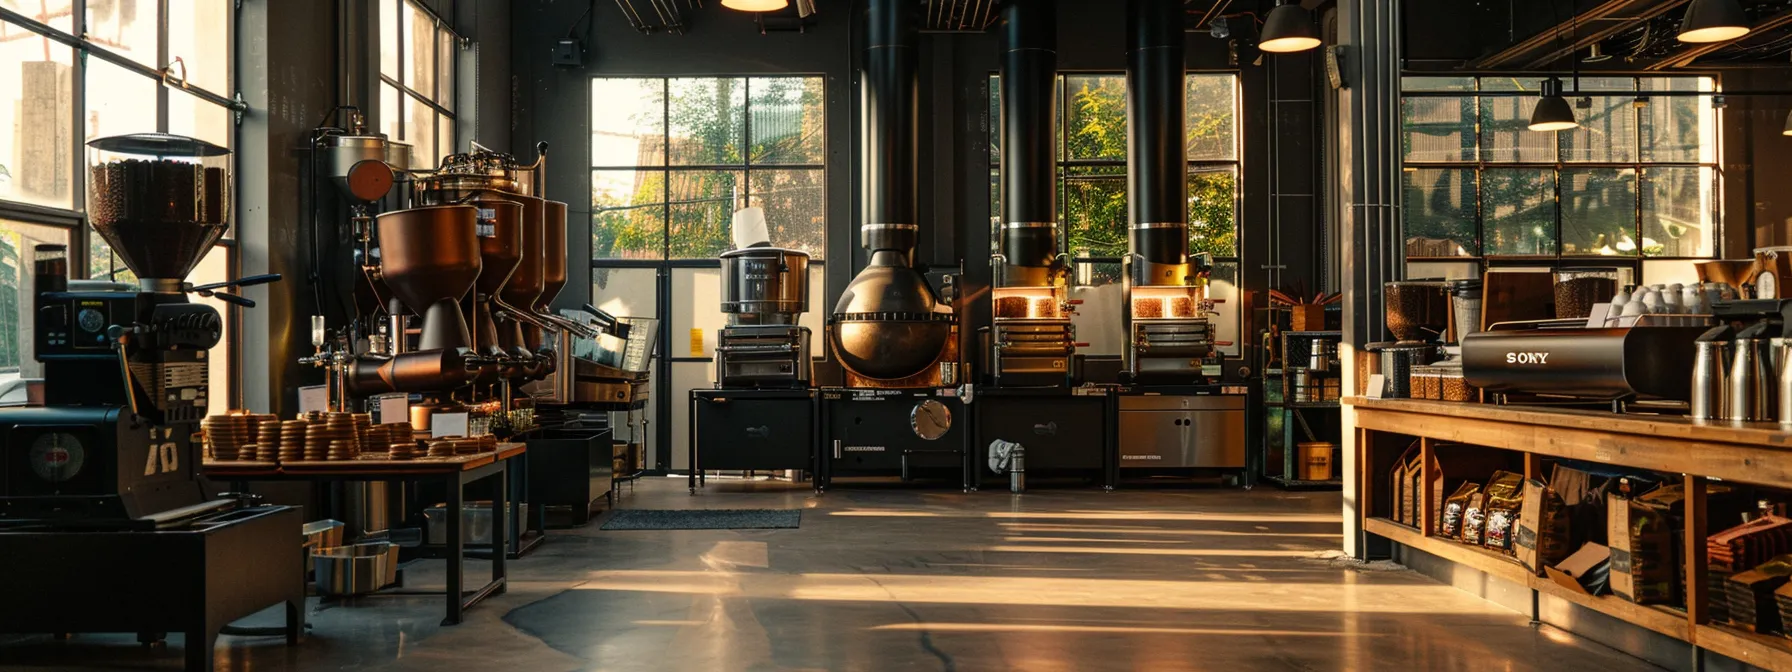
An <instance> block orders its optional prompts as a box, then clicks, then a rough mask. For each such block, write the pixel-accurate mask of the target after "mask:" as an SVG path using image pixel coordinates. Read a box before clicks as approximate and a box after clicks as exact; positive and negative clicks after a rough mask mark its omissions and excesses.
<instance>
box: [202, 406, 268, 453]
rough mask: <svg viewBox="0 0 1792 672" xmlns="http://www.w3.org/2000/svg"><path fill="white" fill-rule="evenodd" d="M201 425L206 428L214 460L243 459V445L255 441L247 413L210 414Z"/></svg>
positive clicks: (203, 428)
mask: <svg viewBox="0 0 1792 672" xmlns="http://www.w3.org/2000/svg"><path fill="white" fill-rule="evenodd" d="M199 427H200V429H202V430H205V443H206V446H207V447H208V448H209V449H210V451H211V456H212V459H214V460H221V461H231V460H239V459H243V457H244V455H243V447H244V446H246V445H249V444H251V443H253V442H254V434H253V430H251V429H250V427H249V416H247V415H213V416H208V417H207V418H206V419H204V420H201V421H200V422H199ZM251 457H252V456H251Z"/></svg>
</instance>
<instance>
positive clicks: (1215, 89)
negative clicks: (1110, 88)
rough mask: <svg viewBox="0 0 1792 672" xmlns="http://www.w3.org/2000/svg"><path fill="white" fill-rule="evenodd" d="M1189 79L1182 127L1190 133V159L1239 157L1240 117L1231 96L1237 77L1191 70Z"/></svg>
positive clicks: (1124, 109) (1210, 159)
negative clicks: (1186, 108) (1238, 118)
mask: <svg viewBox="0 0 1792 672" xmlns="http://www.w3.org/2000/svg"><path fill="white" fill-rule="evenodd" d="M1122 80H1123V81H1124V78H1122ZM1186 81H1187V85H1186V88H1187V90H1188V93H1187V95H1188V101H1187V102H1188V118H1187V119H1186V121H1185V123H1184V125H1183V130H1184V131H1185V132H1186V133H1187V134H1188V160H1190V161H1231V160H1233V159H1235V158H1237V156H1238V142H1237V140H1235V139H1234V133H1235V125H1236V123H1237V120H1236V119H1235V118H1234V115H1233V113H1232V111H1233V105H1232V102H1233V100H1232V98H1233V95H1234V93H1235V92H1236V90H1237V86H1236V84H1235V82H1236V80H1235V78H1234V77H1233V76H1232V75H1205V74H1194V73H1189V75H1188V77H1187V80H1186ZM1125 112H1126V108H1125V107H1122V108H1121V114H1122V115H1124V114H1125ZM1122 118H1124V116H1123V117H1122Z"/></svg>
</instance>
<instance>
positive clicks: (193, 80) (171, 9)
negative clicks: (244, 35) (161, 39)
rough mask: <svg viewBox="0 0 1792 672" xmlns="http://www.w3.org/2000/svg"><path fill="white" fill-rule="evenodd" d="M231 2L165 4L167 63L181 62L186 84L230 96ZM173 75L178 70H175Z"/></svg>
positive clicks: (201, 0) (202, 0)
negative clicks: (166, 10)
mask: <svg viewBox="0 0 1792 672" xmlns="http://www.w3.org/2000/svg"><path fill="white" fill-rule="evenodd" d="M232 2H233V0H173V1H172V2H169V3H168V56H169V58H168V60H169V62H173V61H174V59H175V58H179V59H181V63H182V64H184V65H185V66H186V68H187V83H189V84H192V85H193V86H197V87H200V88H202V89H205V90H207V91H211V92H213V93H218V94H223V95H229V94H230V60H231V55H230V26H231V23H232V21H231V3H232ZM174 72H175V74H177V75H178V74H179V73H180V68H178V67H177V68H175V71H174Z"/></svg>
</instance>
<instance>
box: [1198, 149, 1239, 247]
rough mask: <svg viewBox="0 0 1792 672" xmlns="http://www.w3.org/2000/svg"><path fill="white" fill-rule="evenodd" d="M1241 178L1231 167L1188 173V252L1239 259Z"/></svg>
mask: <svg viewBox="0 0 1792 672" xmlns="http://www.w3.org/2000/svg"><path fill="white" fill-rule="evenodd" d="M1237 187H1238V175H1237V174H1236V173H1235V172H1233V170H1232V169H1231V168H1224V169H1220V170H1210V169H1200V168H1197V169H1194V170H1190V171H1189V174H1188V251H1189V252H1190V253H1197V252H1207V253H1210V254H1212V255H1213V256H1216V257H1233V256H1238V235H1237V233H1238V227H1237V222H1236V220H1237V213H1238V199H1237V195H1238V190H1237Z"/></svg>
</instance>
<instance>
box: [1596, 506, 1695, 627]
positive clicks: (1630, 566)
mask: <svg viewBox="0 0 1792 672" xmlns="http://www.w3.org/2000/svg"><path fill="white" fill-rule="evenodd" d="M1606 541H1607V543H1608V544H1609V545H1610V546H1611V549H1612V578H1611V584H1612V593H1613V594H1615V595H1617V596H1619V597H1622V598H1624V599H1626V600H1630V601H1632V602H1635V603H1637V604H1668V603H1673V602H1675V601H1676V596H1677V594H1678V593H1677V588H1678V587H1679V582H1678V580H1677V578H1678V577H1679V575H1680V564H1679V563H1678V562H1676V560H1675V557H1674V534H1673V530H1672V526H1671V525H1670V524H1669V516H1668V510H1667V506H1666V503H1664V502H1660V501H1658V502H1656V503H1645V502H1640V501H1637V500H1632V499H1625V498H1624V497H1622V496H1620V495H1616V494H1611V495H1607V499H1606Z"/></svg>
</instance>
